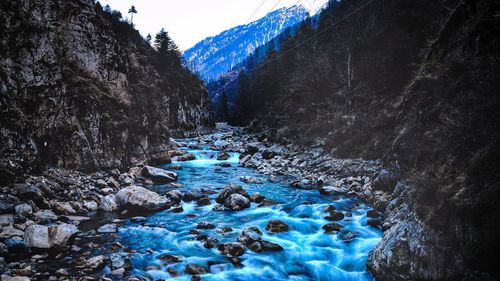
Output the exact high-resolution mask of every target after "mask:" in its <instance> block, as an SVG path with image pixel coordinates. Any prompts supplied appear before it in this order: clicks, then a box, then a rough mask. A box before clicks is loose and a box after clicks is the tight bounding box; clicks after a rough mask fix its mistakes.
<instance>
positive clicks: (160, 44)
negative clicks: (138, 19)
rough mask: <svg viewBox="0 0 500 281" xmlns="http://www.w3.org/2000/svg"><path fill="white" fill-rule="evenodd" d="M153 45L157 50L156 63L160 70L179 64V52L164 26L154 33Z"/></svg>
mask: <svg viewBox="0 0 500 281" xmlns="http://www.w3.org/2000/svg"><path fill="white" fill-rule="evenodd" d="M153 46H154V47H155V49H156V51H157V52H158V65H159V68H160V69H161V70H166V69H167V67H174V66H179V65H180V63H181V52H180V51H179V48H178V47H177V45H176V44H175V43H174V41H173V40H172V39H171V38H170V36H169V35H168V32H167V31H165V29H164V28H162V29H161V30H160V32H158V33H157V34H156V36H155V41H154V44H153Z"/></svg>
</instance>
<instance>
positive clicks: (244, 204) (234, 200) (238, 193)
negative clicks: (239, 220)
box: [215, 184, 250, 211]
mask: <svg viewBox="0 0 500 281" xmlns="http://www.w3.org/2000/svg"><path fill="white" fill-rule="evenodd" d="M215 201H216V202H217V203H219V204H223V205H224V207H226V208H228V209H230V210H234V211H239V210H243V209H245V208H248V207H250V195H249V194H248V192H246V191H245V190H244V189H243V188H242V187H241V186H239V185H234V184H230V185H227V186H226V187H224V190H223V191H222V192H221V193H220V194H219V196H217V199H215Z"/></svg>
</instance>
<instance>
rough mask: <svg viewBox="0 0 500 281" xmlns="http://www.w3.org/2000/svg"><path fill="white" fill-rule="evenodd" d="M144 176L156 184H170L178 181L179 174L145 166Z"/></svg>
mask: <svg viewBox="0 0 500 281" xmlns="http://www.w3.org/2000/svg"><path fill="white" fill-rule="evenodd" d="M142 175H143V176H144V177H147V178H150V179H151V180H153V181H154V182H156V183H169V182H173V181H176V180H177V173H175V172H172V171H167V170H164V169H160V168H155V167H152V166H144V168H142Z"/></svg>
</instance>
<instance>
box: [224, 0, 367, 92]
mask: <svg viewBox="0 0 500 281" xmlns="http://www.w3.org/2000/svg"><path fill="white" fill-rule="evenodd" d="M300 1H301V0H299V2H300ZM278 2H279V1H278ZM373 2H375V0H369V1H368V2H366V3H365V4H363V5H361V6H359V7H358V8H356V9H354V10H353V11H352V12H350V13H348V14H347V15H345V16H344V17H342V18H341V19H339V20H338V21H336V22H334V23H332V24H331V25H329V26H327V27H325V28H324V29H323V30H321V31H319V32H317V33H316V34H315V35H313V36H311V37H309V38H307V39H306V40H304V41H302V43H300V44H298V45H297V46H295V47H293V48H290V49H288V50H286V51H283V52H280V53H279V54H278V55H277V56H276V57H275V58H274V59H271V60H269V61H267V62H265V63H264V64H260V65H257V66H256V67H254V68H253V69H252V71H254V70H256V69H259V68H261V67H264V66H266V65H268V64H270V63H272V62H275V61H276V60H278V58H280V57H282V56H284V55H286V54H288V53H290V52H292V51H294V50H296V49H298V48H300V47H302V46H304V45H305V44H307V43H309V42H310V41H311V40H313V39H315V38H317V37H318V36H320V35H322V34H323V33H325V32H326V31H328V30H329V29H331V28H333V27H335V26H336V25H338V24H340V23H342V22H343V21H345V20H346V19H348V18H350V17H351V16H353V15H354V14H356V13H357V12H359V11H360V10H362V9H364V8H366V7H367V6H368V5H370V4H371V3H373ZM236 81H237V79H234V80H232V81H231V82H229V83H227V84H226V85H224V87H223V88H222V90H224V89H225V88H227V87H229V86H230V85H231V84H232V83H233V82H236Z"/></svg>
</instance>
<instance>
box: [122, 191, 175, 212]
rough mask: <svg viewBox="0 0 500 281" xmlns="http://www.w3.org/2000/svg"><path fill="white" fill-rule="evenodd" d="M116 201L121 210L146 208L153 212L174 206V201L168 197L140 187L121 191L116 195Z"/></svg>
mask: <svg viewBox="0 0 500 281" xmlns="http://www.w3.org/2000/svg"><path fill="white" fill-rule="evenodd" d="M116 201H117V203H118V205H119V206H120V207H121V208H144V209H147V210H152V211H155V210H161V209H166V208H168V207H170V206H171V205H172V201H171V200H170V199H168V198H167V197H165V196H160V195H158V193H156V192H153V191H150V190H147V189H146V188H144V187H140V186H131V187H126V188H123V189H121V190H120V191H119V192H118V193H117V194H116Z"/></svg>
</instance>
